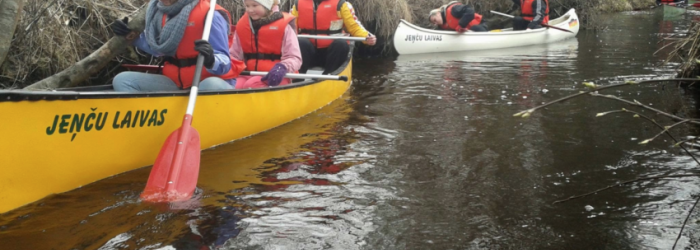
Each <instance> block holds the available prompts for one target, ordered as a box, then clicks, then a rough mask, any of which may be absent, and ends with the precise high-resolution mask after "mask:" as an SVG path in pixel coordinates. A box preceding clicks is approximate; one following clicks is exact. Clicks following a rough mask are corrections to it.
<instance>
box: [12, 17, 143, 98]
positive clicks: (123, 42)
mask: <svg viewBox="0 0 700 250" xmlns="http://www.w3.org/2000/svg"><path fill="white" fill-rule="evenodd" d="M130 19H131V20H130V21H129V28H130V29H131V30H132V32H131V33H130V34H129V35H127V36H126V37H121V36H114V37H112V38H111V39H109V41H107V42H106V43H105V44H104V45H102V47H100V48H99V49H97V50H96V51H95V52H93V53H92V54H90V55H88V56H87V57H85V58H83V59H82V60H80V61H79V62H77V63H76V64H74V65H73V66H70V67H69V68H67V69H65V70H63V71H61V72H58V73H56V74H54V75H52V76H49V77H47V78H45V79H43V80H41V81H38V82H36V83H33V84H31V85H29V86H27V87H25V88H24V89H25V90H51V89H57V88H65V87H74V86H77V85H78V84H80V83H81V82H84V81H85V80H87V78H88V77H90V76H92V75H94V74H97V73H98V72H99V71H100V70H102V68H104V67H105V66H106V65H107V64H108V63H109V61H111V60H112V58H114V57H115V56H117V55H119V54H121V53H122V52H123V51H124V50H125V49H126V48H127V47H128V46H129V45H130V44H131V42H132V41H133V40H134V39H136V38H138V36H139V34H140V33H141V32H142V31H143V29H144V26H145V25H146V8H142V9H141V10H139V11H138V12H137V13H136V15H134V16H133V17H132V18H130Z"/></svg>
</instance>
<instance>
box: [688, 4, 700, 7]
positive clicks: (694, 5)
mask: <svg viewBox="0 0 700 250" xmlns="http://www.w3.org/2000/svg"><path fill="white" fill-rule="evenodd" d="M690 6H693V7H695V8H700V3H694V4H693V5H690Z"/></svg>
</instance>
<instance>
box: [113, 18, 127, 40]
mask: <svg viewBox="0 0 700 250" xmlns="http://www.w3.org/2000/svg"><path fill="white" fill-rule="evenodd" d="M127 24H129V17H124V19H122V20H119V19H117V20H114V22H112V23H111V24H110V25H109V28H111V29H112V32H114V34H115V35H117V36H126V35H128V34H129V33H131V29H129V26H128V25H127Z"/></svg>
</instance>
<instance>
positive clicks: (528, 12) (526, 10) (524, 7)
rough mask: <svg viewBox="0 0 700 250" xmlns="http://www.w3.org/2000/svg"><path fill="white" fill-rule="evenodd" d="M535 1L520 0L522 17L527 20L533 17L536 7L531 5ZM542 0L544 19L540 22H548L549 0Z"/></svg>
mask: <svg viewBox="0 0 700 250" xmlns="http://www.w3.org/2000/svg"><path fill="white" fill-rule="evenodd" d="M535 1H537V0H520V13H521V15H522V17H523V19H525V20H527V21H532V20H533V19H535V16H536V14H537V13H536V12H537V11H536V9H535V8H536V7H535V6H533V5H535ZM542 1H544V4H545V11H544V13H543V14H544V19H543V20H542V23H545V24H546V23H549V1H548V0H542Z"/></svg>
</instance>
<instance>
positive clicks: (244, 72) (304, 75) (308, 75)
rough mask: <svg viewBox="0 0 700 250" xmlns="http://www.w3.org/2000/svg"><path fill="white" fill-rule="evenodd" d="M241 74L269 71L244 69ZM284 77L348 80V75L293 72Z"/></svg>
mask: <svg viewBox="0 0 700 250" xmlns="http://www.w3.org/2000/svg"><path fill="white" fill-rule="evenodd" d="M241 75H244V76H264V75H267V72H262V71H243V72H241ZM284 77H285V78H290V79H318V80H340V81H347V80H348V77H347V76H334V75H313V74H293V73H287V74H286V75H285V76H284Z"/></svg>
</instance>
